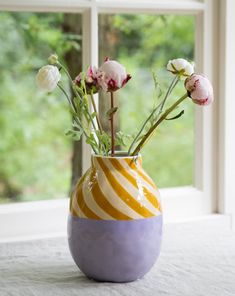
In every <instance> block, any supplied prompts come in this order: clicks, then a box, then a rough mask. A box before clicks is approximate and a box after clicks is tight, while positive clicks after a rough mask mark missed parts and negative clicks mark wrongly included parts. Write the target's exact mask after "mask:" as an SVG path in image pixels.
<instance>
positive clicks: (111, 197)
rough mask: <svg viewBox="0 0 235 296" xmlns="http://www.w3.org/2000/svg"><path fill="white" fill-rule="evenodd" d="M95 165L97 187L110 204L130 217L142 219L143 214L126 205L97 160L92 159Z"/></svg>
mask: <svg viewBox="0 0 235 296" xmlns="http://www.w3.org/2000/svg"><path fill="white" fill-rule="evenodd" d="M94 162H95V166H96V168H97V180H98V183H99V187H100V189H101V190H102V192H103V194H104V195H105V197H106V198H107V200H108V201H109V202H110V204H112V206H113V207H114V208H116V209H117V210H119V211H120V212H122V213H123V214H125V215H127V216H128V217H130V218H132V219H143V216H142V215H140V214H139V213H137V212H136V211H134V210H133V209H132V208H130V207H129V206H128V204H126V203H125V202H124V201H123V200H122V199H121V198H120V197H119V196H118V195H117V194H116V192H115V191H114V189H113V188H112V186H111V185H110V183H109V181H108V180H107V178H106V176H105V174H104V172H103V169H102V168H101V167H100V165H99V163H98V161H97V160H96V159H94Z"/></svg>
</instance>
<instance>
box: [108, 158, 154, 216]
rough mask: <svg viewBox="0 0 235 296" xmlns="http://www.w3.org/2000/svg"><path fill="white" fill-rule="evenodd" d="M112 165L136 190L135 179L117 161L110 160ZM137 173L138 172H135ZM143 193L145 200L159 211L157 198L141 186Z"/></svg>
mask: <svg viewBox="0 0 235 296" xmlns="http://www.w3.org/2000/svg"><path fill="white" fill-rule="evenodd" d="M109 161H110V162H111V163H112V165H113V166H114V167H115V169H116V170H117V171H118V172H119V173H120V174H122V175H123V176H124V177H125V178H126V179H127V180H128V181H129V182H130V183H131V184H132V185H133V186H134V187H135V188H137V189H138V185H137V182H136V179H135V178H134V177H133V176H132V175H131V174H129V173H128V171H127V170H126V169H125V168H123V167H122V165H121V164H120V162H119V161H118V160H117V159H110V160H109ZM136 172H137V173H139V172H138V170H136ZM143 191H144V195H145V197H146V198H147V200H148V201H149V202H150V203H151V204H152V205H153V206H154V207H155V208H157V209H158V210H159V208H160V207H159V202H158V200H157V198H156V197H155V196H154V195H153V194H152V193H151V192H149V190H148V189H147V188H146V187H144V186H143Z"/></svg>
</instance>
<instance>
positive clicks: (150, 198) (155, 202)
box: [143, 187, 162, 212]
mask: <svg viewBox="0 0 235 296" xmlns="http://www.w3.org/2000/svg"><path fill="white" fill-rule="evenodd" d="M143 191H144V195H145V197H146V198H147V199H148V201H149V202H151V204H152V205H153V206H154V207H155V208H157V209H158V210H159V211H160V212H161V211H162V209H161V204H160V202H159V201H158V198H156V196H154V195H153V194H152V193H151V192H149V191H148V190H147V189H146V188H145V187H144V189H143Z"/></svg>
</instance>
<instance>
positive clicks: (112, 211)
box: [90, 170, 133, 220]
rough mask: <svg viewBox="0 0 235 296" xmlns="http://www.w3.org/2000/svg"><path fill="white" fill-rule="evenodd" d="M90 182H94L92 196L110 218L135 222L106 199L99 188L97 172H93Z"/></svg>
mask: <svg viewBox="0 0 235 296" xmlns="http://www.w3.org/2000/svg"><path fill="white" fill-rule="evenodd" d="M90 181H91V182H93V186H92V191H91V192H92V195H93V198H94V200H95V201H96V203H97V204H98V205H99V206H100V207H101V208H102V209H103V210H104V211H105V212H106V213H107V214H109V215H110V216H112V217H113V218H114V219H116V220H133V219H132V218H131V217H129V216H127V215H125V214H124V213H122V212H120V211H119V210H118V209H116V208H115V207H113V205H112V204H111V203H110V202H109V201H108V200H107V199H106V197H105V195H104V194H103V192H102V191H101V189H100V187H99V183H98V181H97V180H96V179H95V171H94V170H93V171H92V172H91V176H90Z"/></svg>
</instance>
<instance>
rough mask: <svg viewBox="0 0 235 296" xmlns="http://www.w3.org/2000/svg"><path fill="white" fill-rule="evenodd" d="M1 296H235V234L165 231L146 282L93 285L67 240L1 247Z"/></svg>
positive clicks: (202, 228) (191, 227)
mask: <svg viewBox="0 0 235 296" xmlns="http://www.w3.org/2000/svg"><path fill="white" fill-rule="evenodd" d="M0 295H1V296H31V295H32V296H52V295H53V296H54V295H56V296H62V295H63V296H75V295H76V296H97V295H98V296H138V295H141V296H152V295H158V296H159V295H160V296H163V295H167V296H208V295H211V296H234V295H235V233H233V232H232V231H231V230H230V229H229V227H228V222H227V220H226V223H225V219H224V218H215V219H211V220H203V221H199V222H198V221H197V222H190V223H182V224H181V223H179V224H169V225H166V226H165V227H164V235H163V245H162V251H161V255H160V258H159V259H158V261H157V263H156V265H155V266H154V267H153V268H152V270H151V271H150V272H149V273H148V274H147V275H146V276H145V277H144V278H142V279H141V280H138V281H136V282H132V283H126V284H113V283H98V282H95V281H91V280H88V279H87V278H86V277H85V276H84V275H83V274H82V273H81V272H80V271H79V270H78V268H77V267H76V265H75V263H74V262H73V260H72V258H71V255H70V253H69V248H68V243H67V239H66V238H53V239H42V240H37V241H27V242H15V243H2V244H0Z"/></svg>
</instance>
